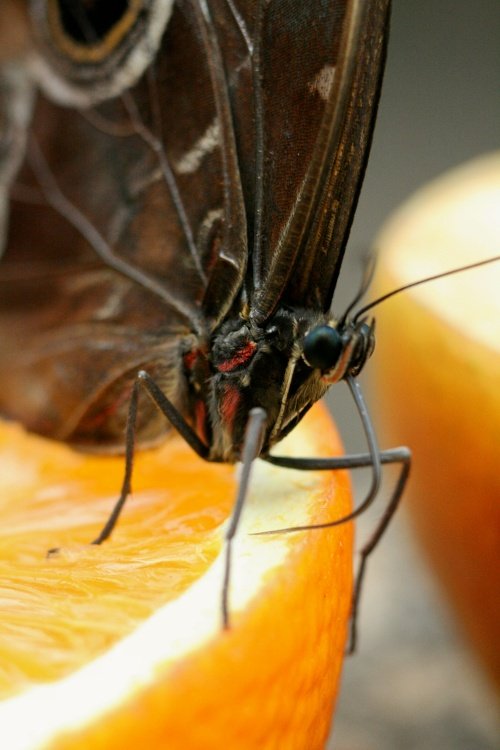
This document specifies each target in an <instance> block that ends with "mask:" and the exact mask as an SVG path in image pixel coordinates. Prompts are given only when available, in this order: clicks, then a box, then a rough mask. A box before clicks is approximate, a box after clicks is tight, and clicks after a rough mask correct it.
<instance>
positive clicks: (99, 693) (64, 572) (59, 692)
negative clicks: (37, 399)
mask: <svg viewBox="0 0 500 750" xmlns="http://www.w3.org/2000/svg"><path fill="white" fill-rule="evenodd" d="M282 449H283V451H286V453H288V454H295V455H332V454H333V453H334V452H338V451H339V444H338V439H337V437H336V435H335V433H334V432H333V429H332V427H331V425H330V422H329V418H328V417H327V416H326V414H325V412H324V411H323V409H322V408H320V407H317V408H315V409H314V410H313V411H312V412H311V414H310V415H308V416H307V417H306V418H305V419H304V421H303V423H302V425H301V426H299V428H298V429H297V430H296V431H295V432H294V433H293V434H292V435H291V436H290V437H289V438H288V439H287V440H286V441H285V442H284V443H283V444H282V445H280V453H281V452H282ZM122 469H123V464H122V461H121V460H120V459H104V458H95V457H88V456H82V455H79V454H76V453H74V452H72V451H71V450H69V449H67V448H66V447H64V446H61V445H57V444H54V443H49V442H46V441H43V440H41V439H39V438H35V437H33V436H26V435H25V434H24V433H23V432H22V431H21V430H20V429H19V428H17V427H14V426H11V425H4V426H3V427H2V432H1V433H0V482H1V490H2V491H1V493H0V496H1V498H2V500H1V503H2V508H1V512H2V514H3V517H2V520H1V523H0V528H1V530H2V531H1V534H2V541H1V548H2V560H3V562H2V563H1V565H2V594H1V596H2V600H3V606H2V609H3V610H4V615H5V616H4V615H3V616H2V624H3V634H6V635H3V636H2V642H1V649H2V650H1V652H0V661H1V664H2V665H3V672H4V677H3V690H4V695H5V694H6V693H7V691H8V690H10V691H12V692H13V693H14V695H13V697H10V698H5V699H4V700H3V702H2V703H0V727H2V737H3V738H4V739H5V738H6V737H8V739H9V744H8V745H7V746H8V747H9V748H12V750H20V749H21V748H23V750H27V749H28V748H30V749H32V748H42V747H44V748H46V747H47V748H80V747H81V748H106V749H111V750H112V749H113V748H120V749H123V748H128V747H130V748H132V747H133V748H137V747H139V746H144V747H152V748H161V747H168V748H172V749H173V750H176V748H179V749H181V748H182V750H185V749H186V750H189V749H190V748H193V750H194V748H196V749H197V750H198V749H199V748H219V747H220V746H221V743H223V744H224V746H226V747H231V748H232V747H234V748H243V749H245V748H272V747H280V748H284V749H287V748H291V749H292V748H297V749H299V748H304V750H306V749H307V750H311V749H314V748H318V749H319V748H322V747H324V743H325V741H326V737H327V734H328V729H329V724H330V721H331V713H332V709H333V703H334V699H335V694H336V691H337V684H338V678H339V674H340V668H341V663H342V655H343V649H344V643H345V638H346V632H347V620H348V614H349V606H350V596H351V568H352V560H351V553H352V528H351V525H350V524H346V525H343V526H340V527H337V528H336V529H331V530H328V531H310V532H306V533H304V532H297V533H293V534H286V535H273V536H252V535H251V532H252V531H260V530H266V529H270V528H280V527H284V526H287V527H288V526H294V525H302V524H307V523H321V522H325V521H326V520H329V519H333V518H337V517H339V516H342V515H345V514H346V513H347V512H349V508H350V490H349V483H348V479H347V477H346V475H345V474H344V473H343V472H337V473H335V474H332V473H330V472H322V473H320V472H307V473H306V472H296V471H290V470H284V469H279V468H277V467H272V466H270V465H267V464H265V463H264V462H257V463H256V465H255V475H254V481H253V483H252V492H251V497H250V498H249V502H248V505H247V507H246V508H245V512H244V516H243V522H242V528H241V530H240V532H239V534H238V537H237V540H236V544H235V551H234V564H233V568H232V585H231V596H230V608H231V623H232V627H231V630H230V631H229V632H224V631H222V630H221V614H220V595H221V583H222V557H221V556H219V554H218V553H219V552H220V549H221V541H222V537H223V531H224V519H225V518H227V514H228V512H229V511H230V508H231V506H232V502H233V496H234V492H235V487H236V479H235V473H234V469H233V468H231V467H226V466H212V465H209V464H206V463H204V462H202V461H200V460H198V459H197V458H196V457H195V456H193V454H192V453H191V451H190V449H189V448H187V446H185V445H184V444H183V443H182V441H181V440H179V439H176V438H174V439H172V440H170V441H169V442H168V443H167V444H166V445H165V446H164V447H162V448H160V449H159V450H155V451H150V452H148V453H144V454H142V455H140V456H138V458H137V465H136V473H135V481H134V496H133V498H132V499H131V500H130V501H129V504H128V505H127V506H126V509H125V511H124V515H123V518H122V520H121V522H120V524H119V526H118V528H117V529H116V531H115V534H114V535H113V537H112V539H111V540H110V541H109V542H107V543H105V544H104V545H102V547H99V548H96V547H90V546H88V545H87V544H86V542H87V541H88V540H89V539H92V538H93V537H94V536H95V535H96V532H97V531H98V530H99V528H100V526H101V525H102V523H103V521H104V520H105V519H106V516H107V514H108V513H109V510H110V508H111V506H112V504H113V501H114V499H115V497H116V488H117V487H118V486H119V484H120V479H121V471H122ZM54 545H61V546H62V547H63V551H62V553H61V554H60V555H59V557H57V558H54V559H49V560H47V559H45V552H46V550H47V549H48V548H49V547H53V546H54ZM37 683H38V684H37Z"/></svg>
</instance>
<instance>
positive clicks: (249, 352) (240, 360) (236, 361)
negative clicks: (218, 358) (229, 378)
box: [217, 341, 257, 372]
mask: <svg viewBox="0 0 500 750" xmlns="http://www.w3.org/2000/svg"><path fill="white" fill-rule="evenodd" d="M256 348H257V344H256V343H255V341H249V342H248V343H247V344H245V346H242V347H241V349H238V351H237V352H236V354H235V355H234V357H231V359H228V360H227V361H226V362H222V364H220V365H217V369H218V370H219V371H220V372H231V370H234V369H235V368H236V367H239V366H240V365H244V364H245V362H248V360H249V359H250V358H251V357H253V355H254V352H255V350H256Z"/></svg>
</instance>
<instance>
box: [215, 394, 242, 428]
mask: <svg viewBox="0 0 500 750" xmlns="http://www.w3.org/2000/svg"><path fill="white" fill-rule="evenodd" d="M240 400H241V394H240V392H239V390H238V388H235V386H232V385H228V386H227V387H226V388H225V390H224V395H223V396H222V401H221V405H220V415H221V417H222V421H223V423H224V427H226V428H227V429H228V430H232V428H233V423H234V419H235V417H236V411H237V409H238V406H239V403H240Z"/></svg>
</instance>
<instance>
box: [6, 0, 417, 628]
mask: <svg viewBox="0 0 500 750" xmlns="http://www.w3.org/2000/svg"><path fill="white" fill-rule="evenodd" d="M389 6H390V2H389V1H388V0H365V1H364V2H359V1H357V0H309V1H308V2H302V1H299V0H176V1H175V2H174V0H149V1H148V0H128V1H127V0H122V1H121V2H118V3H113V4H109V3H106V2H105V1H104V0H31V2H30V5H29V8H30V15H31V23H32V29H33V36H34V39H35V43H34V47H33V49H32V51H31V53H30V54H29V55H28V56H27V58H26V62H25V64H24V65H20V66H17V68H16V70H15V71H13V70H12V69H11V67H9V66H5V69H2V72H1V75H2V78H3V80H4V82H5V83H4V87H9V86H10V90H11V92H13V93H12V96H11V97H10V98H6V99H5V101H4V102H3V109H4V118H3V121H4V122H5V123H7V127H8V125H9V123H10V124H11V125H15V132H16V133H17V136H16V143H15V147H14V146H13V147H12V148H11V150H10V161H9V163H8V165H7V166H6V167H5V169H4V172H5V174H6V175H7V177H8V184H9V190H8V192H9V195H10V198H11V203H10V209H9V211H10V215H9V233H8V238H7V240H6V249H5V251H4V255H3V258H2V261H1V263H0V289H1V291H0V347H1V352H2V353H1V357H0V411H1V412H2V413H3V414H4V415H6V416H8V417H10V418H15V419H18V420H20V421H21V422H22V423H23V424H24V425H26V427H28V428H29V429H30V430H32V431H34V432H37V433H40V434H42V435H46V436H48V437H51V438H54V439H57V440H62V441H66V442H68V443H71V444H72V445H75V446H77V447H80V448H84V449H87V450H92V451H99V452H117V451H121V452H125V456H126V469H125V478H124V483H123V487H122V492H121V495H120V498H119V500H118V503H117V505H116V507H115V509H114V511H113V514H112V515H111V517H110V520H109V521H108V524H107V525H106V527H105V528H104V529H103V531H102V532H101V534H100V535H99V537H98V539H96V540H95V542H98V543H100V542H101V541H103V540H104V539H105V538H106V537H107V536H109V534H110V533H111V530H112V528H113V526H114V525H115V523H116V521H117V518H118V515H119V513H120V511H121V508H122V506H123V504H124V502H125V499H126V497H127V495H128V494H129V490H130V477H131V472H132V459H133V452H134V450H135V448H136V447H144V446H149V445H152V444H154V443H156V442H158V441H159V440H161V439H163V437H164V436H165V434H166V433H167V432H168V430H169V429H171V428H172V427H174V428H175V429H177V430H178V431H179V432H180V433H181V434H182V435H183V436H184V438H185V439H186V440H187V442H188V443H189V445H190V446H191V447H192V448H193V449H194V450H195V451H196V452H197V453H198V454H199V455H200V456H202V457H203V458H205V459H207V460H210V461H225V462H236V461H238V460H240V459H241V457H242V456H246V458H245V459H244V463H245V464H246V465H249V464H250V462H251V461H252V460H253V458H256V457H258V456H260V457H261V458H264V459H265V460H268V461H271V462H273V463H275V464H278V465H281V466H284V467H286V466H293V467H294V468H302V469H304V470H307V469H313V468H318V467H319V468H339V467H356V466H371V467H372V474H373V477H372V484H371V487H370V490H369V493H368V495H367V497H366V498H365V499H364V501H363V502H362V503H361V504H360V505H359V506H358V508H357V509H356V510H355V511H354V512H353V513H352V514H351V515H350V516H348V517H347V518H343V519H338V521H337V522H336V523H342V522H345V521H346V520H350V519H352V518H354V517H355V516H356V515H358V514H359V513H360V512H361V511H362V510H363V509H364V508H365V507H366V506H367V505H369V504H370V502H371V501H372V500H373V498H374V497H375V495H376V494H377V491H378V487H379V483H380V473H381V464H382V463H394V462H395V463H399V464H400V465H401V472H400V476H399V480H398V484H397V487H396V490H395V492H394V493H393V496H392V498H391V501H390V503H389V506H388V508H387V511H386V514H385V515H384V518H383V519H382V524H381V526H380V527H379V529H378V530H377V531H376V533H375V536H374V538H373V539H372V540H370V542H369V544H368V545H367V546H366V547H365V549H364V550H363V552H362V564H361V573H360V574H359V576H358V586H357V591H356V594H355V602H357V601H358V599H359V591H360V586H361V581H362V575H363V570H364V565H365V563H366V558H367V556H368V554H369V552H370V550H371V548H372V546H374V544H375V543H376V541H377V540H378V538H379V537H380V535H381V534H382V533H383V530H384V529H385V526H386V525H387V523H388V521H389V518H390V516H391V515H392V513H393V512H394V510H395V507H396V505H397V503H398V501H399V498H400V496H401V493H402V489H403V486H404V483H405V481H406V476H407V474H408V470H409V462H410V458H409V452H408V451H407V449H403V448H401V449H395V450H392V451H386V452H381V451H380V450H379V449H378V445H377V442H376V438H375V435H374V432H373V429H372V427H371V424H370V422H369V419H368V416H367V413H366V406H365V404H364V400H363V397H362V394H361V391H360V389H359V386H358V383H357V380H356V376H357V375H358V373H359V372H360V370H361V369H362V367H363V365H364V364H365V362H366V360H367V359H368V357H369V356H370V354H371V353H372V351H373V347H374V324H373V321H372V320H371V319H369V318H368V317H367V316H365V315H360V314H351V310H352V307H351V308H350V309H349V310H348V311H347V312H346V313H345V314H344V315H343V316H342V317H341V318H340V319H335V318H334V317H333V315H332V313H331V312H330V307H331V303H332V297H333V293H334V291H335V286H336V283H337V279H338V275H339V271H340V267H341V263H342V258H343V254H344V250H345V247H346V242H347V238H348V235H349V229H350V226H351V222H352V219H353V215H354V210H355V207H356V202H357V198H358V194H359V190H360V186H361V182H362V178H363V173H364V170H365V166H366V161H367V157H368V151H369V146H370V141H371V136H372V132H373V127H374V120H375V114H376V109H377V103H378V98H379V92H380V86H381V80H382V71H383V65H384V59H385V50H386V42H387V34H388V17H389ZM2 169H3V167H2ZM20 342H22V346H20ZM341 380H345V381H347V383H348V385H349V387H350V390H351V393H352V394H353V397H354V399H355V401H356V404H357V406H358V410H359V412H360V414H361V417H362V420H363V425H364V427H365V432H366V436H367V441H368V447H369V451H368V453H366V454H360V455H357V456H348V457H343V458H334V459H329V460H318V461H314V460H312V459H302V460H301V459H297V458H296V459H286V458H280V457H278V456H275V455H274V454H273V455H271V454H270V451H271V449H272V448H273V447H274V446H275V445H276V444H278V443H279V441H280V440H281V439H282V438H283V437H284V436H285V435H287V434H288V433H289V432H290V431H291V430H292V429H293V428H294V427H295V425H296V424H297V423H298V422H299V421H300V419H301V418H302V417H303V415H304V414H305V413H306V412H307V410H308V409H309V408H310V407H311V405H312V404H313V403H314V402H315V401H317V400H318V399H320V398H321V397H322V396H323V395H324V393H325V392H326V391H327V389H328V388H329V387H330V385H332V384H334V383H337V382H339V381H341ZM144 392H146V393H147V395H148V396H149V398H144V397H143V396H142V395H141V394H143V393H144ZM140 395H141V398H140V401H139V396H140ZM246 481H247V480H245V482H246ZM245 482H244V483H243V486H242V488H241V489H240V493H239V499H238V502H237V506H236V509H235V513H234V518H233V523H232V524H231V525H230V530H229V532H228V537H227V542H228V546H229V545H230V543H231V539H232V536H233V535H234V533H235V531H236V527H237V520H238V518H239V513H240V511H241V506H242V504H243V502H244V496H245V492H246V483H245ZM332 525H333V524H332ZM281 531H282V532H286V531H290V530H286V529H285V530H281ZM228 559H229V558H228ZM228 565H229V564H228ZM228 565H227V566H226V573H227V576H226V578H227V580H226V582H225V588H224V595H223V607H222V609H223V614H224V620H225V622H226V624H227V622H228V605H227V597H228V579H229V567H228Z"/></svg>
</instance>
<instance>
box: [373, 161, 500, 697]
mask: <svg viewBox="0 0 500 750" xmlns="http://www.w3.org/2000/svg"><path fill="white" fill-rule="evenodd" d="M377 247H379V248H380V249H381V254H380V264H379V274H378V281H377V289H376V291H375V293H376V294H377V295H378V294H379V293H380V294H383V293H384V292H386V291H388V290H390V289H394V288H396V287H398V286H401V285H403V284H406V283H408V282H411V281H415V280H416V279H419V278H422V277H425V276H429V275H432V274H436V273H439V272H441V271H445V270H449V269H452V268H457V267H459V266H461V265H466V264H469V263H473V262H475V261H479V260H482V259H485V258H488V257H492V256H495V255H499V254H500V152H499V153H497V154H491V155H488V156H486V157H483V158H481V159H477V160H475V161H473V162H470V163H469V164H466V165H464V166H462V167H460V168H458V169H455V170H453V171H451V172H449V173H448V174H446V175H445V176H443V177H441V178H440V179H439V180H436V181H435V182H433V183H431V184H430V185H428V186H426V187H424V188H423V189H422V190H420V191H419V192H418V193H417V194H416V195H415V196H414V197H413V198H412V199H411V200H410V201H408V202H407V203H406V204H405V205H404V206H403V207H402V208H401V209H400V210H399V211H398V212H397V213H396V214H395V215H394V217H393V218H392V219H391V220H390V222H389V223H388V224H387V226H386V228H385V229H384V230H383V232H382V234H381V236H380V237H379V239H378V242H377ZM377 319H378V320H377V330H378V334H379V336H378V344H377V353H376V356H375V357H374V368H375V370H376V375H377V383H376V385H377V398H376V403H377V405H378V406H379V414H380V422H381V426H382V427H383V428H384V429H385V433H386V439H387V440H390V441H391V442H392V441H394V442H395V444H398V442H400V441H404V442H406V443H407V444H408V445H409V446H410V447H411V448H412V450H413V453H414V464H413V468H412V478H411V481H410V483H409V487H408V500H409V502H408V506H409V508H410V510H411V511H412V517H413V520H414V525H415V528H416V530H417V532H418V535H419V538H420V540H421V542H422V544H423V546H424V548H425V550H426V552H427V554H428V558H429V560H430V561H431V563H432V565H433V567H434V569H435V571H436V572H437V574H438V576H439V580H440V582H441V584H442V588H443V591H444V592H445V594H446V596H447V598H448V600H449V601H450V603H451V604H452V605H453V607H454V609H455V612H456V614H457V615H458V620H459V623H460V625H461V626H462V628H463V631H464V633H465V634H466V635H467V637H468V638H469V641H470V643H471V644H472V645H473V646H474V648H475V650H476V652H477V653H478V655H479V656H480V658H481V659H482V661H483V664H484V665H485V666H486V668H487V670H488V672H489V673H490V675H491V676H492V677H493V679H494V680H495V682H496V685H497V687H498V688H499V689H500V648H499V630H498V626H499V622H500V597H499V596H498V572H499V570H500V472H499V470H498V464H499V456H500V262H496V263H493V264H490V265H487V266H484V267H482V268H477V269H475V270H470V271H466V272H464V273H460V274H458V275H454V276H450V277H449V278H447V279H442V280H439V281H434V282H430V283H428V284H425V285H423V286H419V287H417V288H415V289H412V290H409V291H407V292H404V293H403V294H401V295H398V296H396V297H394V298H393V299H392V300H388V301H387V302H385V303H383V304H382V305H381V306H380V307H379V308H377Z"/></svg>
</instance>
